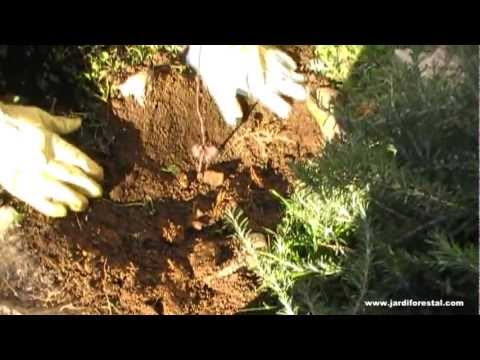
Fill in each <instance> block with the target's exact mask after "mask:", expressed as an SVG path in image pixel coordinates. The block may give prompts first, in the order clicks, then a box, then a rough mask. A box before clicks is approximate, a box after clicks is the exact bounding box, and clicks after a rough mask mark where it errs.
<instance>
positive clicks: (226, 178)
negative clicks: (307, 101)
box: [5, 71, 322, 314]
mask: <svg viewBox="0 0 480 360" xmlns="http://www.w3.org/2000/svg"><path fill="white" fill-rule="evenodd" d="M146 95H147V96H146V102H145V108H142V107H140V106H139V105H138V104H137V103H136V102H135V101H134V100H133V99H132V98H127V99H114V100H112V101H111V104H110V108H109V109H106V110H105V114H104V115H105V116H104V121H105V124H103V125H104V126H102V127H101V129H100V131H97V132H96V133H95V136H94V145H91V143H92V134H91V133H88V134H79V135H78V134H77V135H76V137H74V138H73V139H69V140H70V141H72V142H73V143H74V144H75V145H77V146H79V147H80V148H81V149H83V150H84V151H86V152H87V153H88V154H89V155H90V156H91V157H92V158H94V159H95V160H96V161H98V162H99V163H100V164H101V165H102V166H103V167H104V169H105V174H106V179H105V182H104V189H105V192H104V197H103V198H102V199H99V200H92V201H91V205H90V207H89V209H88V210H87V211H85V212H83V213H79V214H75V213H70V214H69V216H68V217H67V218H65V219H61V220H54V219H48V218H46V217H44V216H42V215H40V214H38V213H36V212H35V211H32V210H31V209H29V210H28V212H27V214H26V216H25V217H24V220H23V223H22V226H21V228H20V229H19V233H18V232H17V234H16V237H17V241H20V243H21V245H20V247H21V249H20V250H21V253H22V254H28V256H27V255H26V257H25V259H24V260H23V261H24V263H29V264H31V268H32V269H30V270H28V269H26V272H25V273H24V274H23V276H21V274H20V275H19V274H17V276H16V277H15V276H12V277H11V278H10V279H9V288H10V290H11V291H10V292H8V294H6V295H5V296H9V297H10V298H11V299H16V300H20V301H21V302H23V304H27V305H28V306H40V307H54V306H58V305H62V304H68V305H69V307H70V308H71V309H75V311H77V312H78V313H84V314H234V313H237V312H238V311H239V310H241V309H244V308H245V307H247V306H248V305H249V304H250V303H251V302H252V301H254V300H255V298H256V297H257V296H258V293H257V292H256V287H257V285H258V284H257V280H256V279H255V277H254V276H253V275H252V274H251V273H249V272H248V271H247V270H246V269H245V268H240V269H239V270H238V271H235V272H233V273H232V274H228V275H227V276H223V277H216V276H215V274H218V273H219V272H220V271H221V270H222V269H224V268H225V267H228V266H229V264H232V263H234V262H235V261H237V260H238V257H239V256H240V255H239V254H240V250H239V248H238V244H236V242H235V240H234V239H232V238H231V237H230V236H229V232H228V231H225V230H224V229H223V222H222V219H223V216H224V210H225V209H226V208H227V207H231V206H239V207H240V208H242V209H243V210H244V212H245V214H246V215H247V216H248V218H249V220H250V225H251V227H252V228H253V230H254V231H257V232H264V228H272V229H274V228H275V226H276V224H278V222H279V221H280V219H281V215H282V213H281V211H282V209H281V207H280V204H279V202H278V200H277V199H275V198H274V197H273V196H272V195H271V192H270V190H276V191H277V192H279V193H281V194H284V195H287V194H288V193H289V191H291V181H292V177H291V173H290V170H289V168H288V162H290V161H294V160H298V159H302V158H306V157H308V156H311V155H313V154H314V153H317V152H318V151H319V149H320V147H321V144H322V136H321V132H320V128H319V126H318V125H317V123H316V122H315V121H314V120H313V119H312V118H311V116H310V115H309V113H308V111H307V110H306V108H305V106H304V105H303V104H295V105H294V108H293V112H292V114H291V116H290V118H289V119H288V120H286V121H280V120H279V119H278V118H276V117H275V116H274V115H273V114H272V113H271V112H269V111H267V110H266V109H264V108H262V107H261V106H260V105H258V104H257V105H255V106H254V107H253V110H252V108H251V107H250V108H245V111H246V115H245V119H244V122H245V123H244V124H243V125H242V126H241V127H240V128H239V129H238V131H233V129H231V128H229V127H228V126H227V125H226V124H225V123H224V122H223V120H222V119H221V117H220V114H219V112H218V110H217V108H216V105H215V104H214V102H213V101H212V99H211V98H210V96H209V95H208V93H207V92H206V91H205V90H204V89H202V90H201V95H200V111H201V113H202V116H203V118H204V119H205V128H206V137H207V142H208V143H209V144H211V145H214V146H216V147H217V148H219V149H221V146H222V144H224V143H225V142H226V143H225V148H224V149H221V151H220V154H219V155H218V156H217V157H216V158H215V160H214V162H213V163H212V164H211V165H210V168H209V170H210V171H211V173H209V174H208V176H210V177H211V179H210V180H209V179H208V178H207V179H204V180H201V179H200V180H199V179H197V172H196V170H195V167H196V160H195V159H194V158H193V156H192V152H191V149H192V147H193V146H194V145H196V144H200V143H201V135H200V125H199V121H198V118H197V114H196V107H195V79H194V78H193V76H186V75H181V74H179V73H175V72H173V71H162V72H160V73H157V74H156V75H155V76H154V77H153V79H152V80H151V86H150V87H149V91H148V92H147V94H146ZM87 142H89V144H90V145H88V146H87V145H86V144H87ZM172 165H174V167H173V166H172ZM168 169H170V170H168ZM17 204H18V203H17ZM27 209H28V207H27ZM20 250H19V251H20ZM28 271H30V272H31V273H28ZM24 306H25V305H24Z"/></svg>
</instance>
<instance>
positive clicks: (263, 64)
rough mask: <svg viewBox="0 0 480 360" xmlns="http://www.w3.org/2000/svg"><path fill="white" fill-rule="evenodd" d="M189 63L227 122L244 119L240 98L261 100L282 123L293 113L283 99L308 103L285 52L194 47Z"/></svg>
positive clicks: (249, 47) (247, 47) (263, 48)
mask: <svg viewBox="0 0 480 360" xmlns="http://www.w3.org/2000/svg"><path fill="white" fill-rule="evenodd" d="M187 63H188V64H189V65H190V66H192V67H193V68H194V69H195V70H196V71H197V73H198V74H199V75H200V77H201V78H202V81H203V83H204V84H205V85H206V87H207V89H208V91H209V93H210V95H212V97H213V99H214V100H215V102H216V104H217V106H218V108H219V110H220V112H221V114H222V116H223V118H224V120H225V121H226V122H227V123H228V124H230V125H234V124H235V123H236V121H237V120H238V119H240V118H242V110H241V108H240V105H239V103H238V101H237V99H236V95H237V94H240V95H244V96H248V97H250V98H252V99H254V100H258V101H259V102H260V103H262V104H263V105H264V106H265V107H267V108H268V109H269V110H270V111H272V112H274V113H275V114H276V115H277V116H279V117H280V118H282V119H286V118H287V117H288V116H289V113H290V105H289V104H288V102H286V101H285V100H284V99H283V98H282V95H283V96H286V97H290V98H292V99H294V100H298V101H304V100H306V99H307V96H308V93H307V90H306V89H305V87H304V86H303V84H302V82H304V77H303V75H301V74H299V73H296V72H295V70H296V68H297V65H296V64H295V62H294V61H293V60H292V59H291V58H290V57H289V56H288V55H287V54H285V53H284V52H282V51H280V50H278V49H275V48H272V47H266V46H259V45H191V46H190V47H189V50H188V54H187Z"/></svg>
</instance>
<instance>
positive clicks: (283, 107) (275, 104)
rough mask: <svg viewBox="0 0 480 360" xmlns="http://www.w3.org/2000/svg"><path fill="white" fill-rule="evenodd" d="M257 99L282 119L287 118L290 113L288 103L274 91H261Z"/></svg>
mask: <svg viewBox="0 0 480 360" xmlns="http://www.w3.org/2000/svg"><path fill="white" fill-rule="evenodd" d="M258 101H260V102H261V103H262V104H263V105H264V106H265V107H267V108H268V109H269V110H270V111H272V112H273V113H275V114H276V115H277V116H278V117H280V118H282V119H287V118H288V116H289V114H290V108H291V107H290V105H289V104H288V103H287V102H286V101H285V100H284V99H282V98H281V96H280V95H277V94H276V93H274V92H264V93H262V94H261V95H260V96H258Z"/></svg>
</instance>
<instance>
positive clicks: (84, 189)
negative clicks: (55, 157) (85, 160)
mask: <svg viewBox="0 0 480 360" xmlns="http://www.w3.org/2000/svg"><path fill="white" fill-rule="evenodd" d="M46 172H47V175H48V176H50V177H52V178H54V179H56V180H59V181H62V182H64V183H67V184H71V185H74V186H75V188H76V189H77V190H78V191H80V192H81V193H82V194H84V195H86V196H89V197H100V196H102V187H101V186H100V185H99V184H98V183H96V182H95V181H94V180H92V179H91V178H90V177H89V176H87V175H86V174H85V173H84V172H83V171H82V170H80V169H78V168H76V167H75V166H72V165H69V164H62V163H60V162H58V161H51V162H49V164H48V166H47V170H46Z"/></svg>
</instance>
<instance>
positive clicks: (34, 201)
mask: <svg viewBox="0 0 480 360" xmlns="http://www.w3.org/2000/svg"><path fill="white" fill-rule="evenodd" d="M17 197H18V198H19V199H20V200H22V201H24V202H25V203H27V204H28V205H30V206H31V207H32V208H34V209H35V210H37V211H38V212H40V213H42V214H44V215H46V216H49V217H55V218H60V217H65V216H67V208H66V207H65V205H63V204H59V203H56V202H53V201H51V200H48V199H45V198H42V197H27V198H24V197H22V196H21V195H20V196H17Z"/></svg>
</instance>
